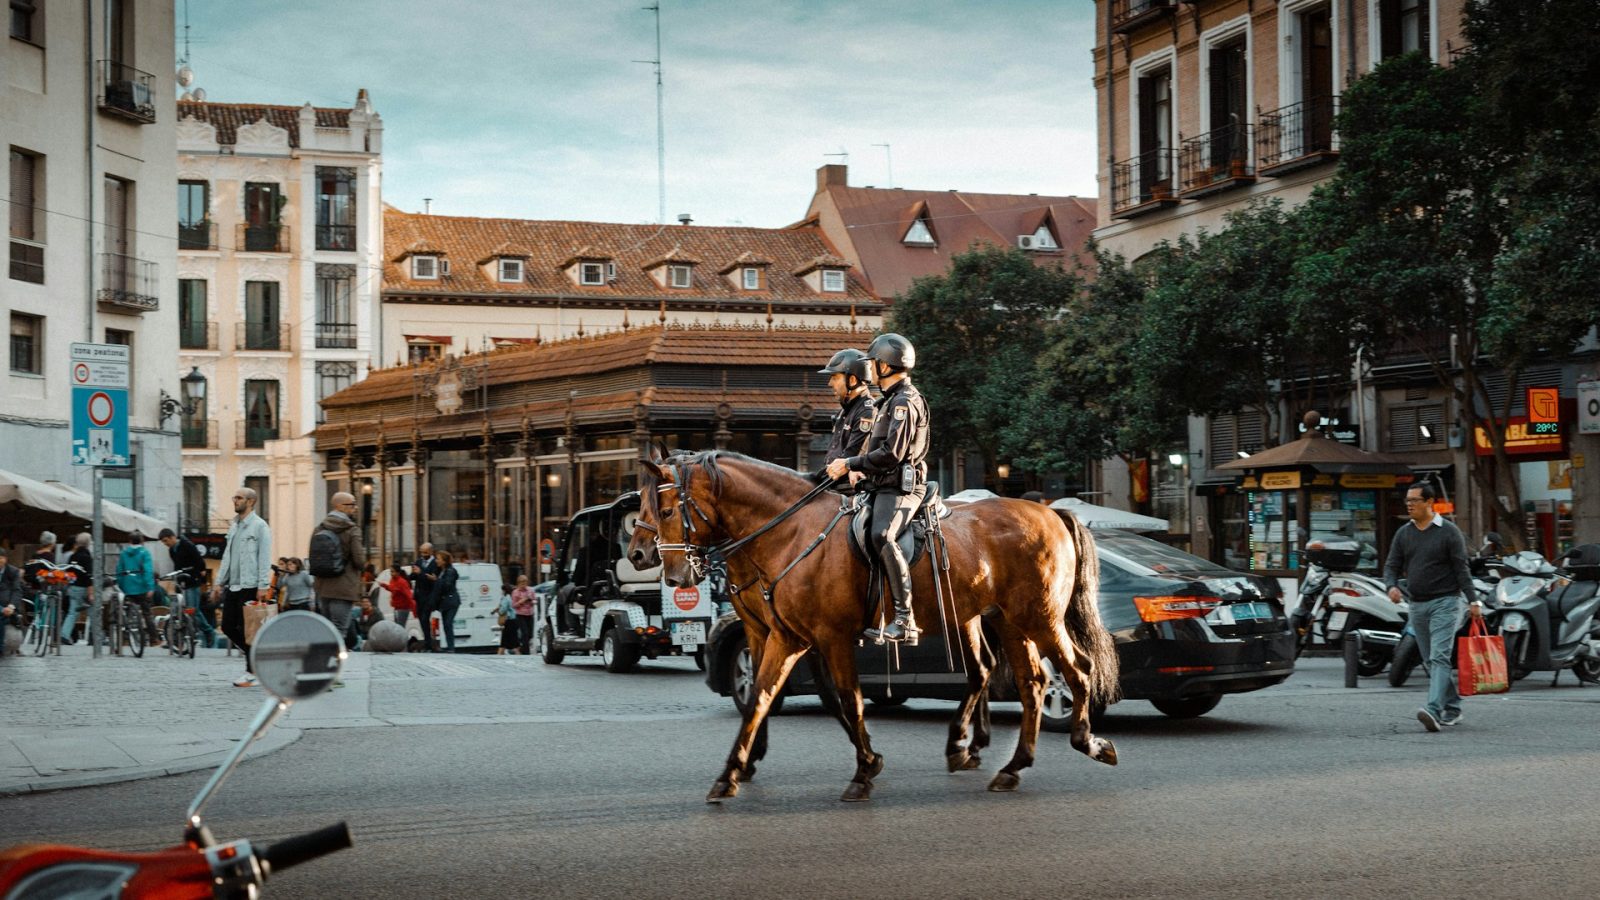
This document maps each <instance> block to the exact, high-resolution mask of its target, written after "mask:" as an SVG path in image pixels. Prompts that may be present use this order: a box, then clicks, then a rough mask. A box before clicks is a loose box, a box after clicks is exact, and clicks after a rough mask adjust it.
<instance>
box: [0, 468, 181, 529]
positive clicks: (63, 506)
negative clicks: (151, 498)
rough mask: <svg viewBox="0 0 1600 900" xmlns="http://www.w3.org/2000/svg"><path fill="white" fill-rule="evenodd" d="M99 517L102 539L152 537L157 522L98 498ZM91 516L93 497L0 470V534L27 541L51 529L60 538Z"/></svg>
mask: <svg viewBox="0 0 1600 900" xmlns="http://www.w3.org/2000/svg"><path fill="white" fill-rule="evenodd" d="M100 517H101V520H102V521H103V523H104V524H105V534H106V539H107V540H110V541H123V540H126V539H127V537H128V532H130V531H139V532H142V533H143V534H144V535H145V536H146V537H149V538H154V537H155V536H156V535H157V534H158V533H160V531H161V529H163V528H166V527H167V526H166V525H163V524H162V523H161V522H159V521H157V520H155V519H152V518H151V517H149V516H147V515H145V514H144V513H141V512H135V511H134V510H131V509H129V508H127V507H126V506H119V505H118V504H115V503H112V502H111V501H109V500H102V501H101V504H100ZM93 518H94V497H93V496H91V495H90V494H87V493H85V492H83V491H80V490H78V489H77V488H75V487H71V486H69V485H65V484H61V483H60V482H49V483H46V482H43V481H34V480H33V479H32V478H25V477H23V476H21V475H17V474H14V473H12V472H7V471H5V470H3V469H0V534H4V536H6V537H9V538H11V539H12V540H13V541H31V540H34V539H36V538H37V537H38V536H39V532H40V531H46V530H48V531H54V532H55V533H56V535H57V536H59V537H62V538H63V539H65V538H66V536H67V535H68V534H69V533H70V532H71V531H72V530H73V529H80V530H81V529H86V528H88V527H89V524H90V522H91V521H92V519H93Z"/></svg>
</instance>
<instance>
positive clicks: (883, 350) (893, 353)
mask: <svg viewBox="0 0 1600 900" xmlns="http://www.w3.org/2000/svg"><path fill="white" fill-rule="evenodd" d="M867 356H869V357H871V358H872V359H875V360H877V361H878V362H881V363H883V364H884V365H886V366H888V367H890V368H892V369H903V370H905V371H907V372H909V371H911V370H912V369H914V368H916V367H917V350H916V348H915V347H912V346H911V342H910V341H908V340H906V339H905V338H904V337H901V336H900V335H898V334H895V333H894V332H892V331H891V332H889V333H888V334H880V335H878V336H877V337H875V338H873V339H872V344H871V346H869V347H867Z"/></svg>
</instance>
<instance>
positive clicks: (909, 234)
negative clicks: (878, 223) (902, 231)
mask: <svg viewBox="0 0 1600 900" xmlns="http://www.w3.org/2000/svg"><path fill="white" fill-rule="evenodd" d="M900 240H901V243H905V244H916V245H918V246H924V247H932V246H933V245H934V240H933V232H931V231H929V230H928V223H927V222H924V221H923V220H921V219H918V220H916V221H915V222H912V223H911V227H910V228H908V229H906V236H905V237H903V238H901V239H900Z"/></svg>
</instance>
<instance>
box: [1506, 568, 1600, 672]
mask: <svg viewBox="0 0 1600 900" xmlns="http://www.w3.org/2000/svg"><path fill="white" fill-rule="evenodd" d="M1557 563H1559V564H1560V566H1559V574H1558V575H1557V576H1556V577H1555V578H1554V579H1553V580H1551V581H1549V582H1547V583H1546V584H1545V585H1544V586H1543V587H1540V588H1538V589H1537V590H1533V591H1527V590H1523V591H1522V592H1521V593H1520V594H1518V595H1516V596H1515V598H1514V599H1513V601H1512V602H1511V603H1509V604H1507V605H1506V606H1504V607H1502V608H1500V609H1498V610H1495V613H1494V615H1495V619H1496V620H1497V624H1498V625H1499V630H1500V634H1501V636H1502V637H1503V638H1504V639H1505V645H1506V663H1507V667H1508V668H1509V670H1510V674H1511V677H1512V678H1513V679H1518V680H1520V679H1522V678H1526V677H1527V676H1528V675H1529V674H1531V673H1533V672H1554V673H1555V674H1556V678H1560V677H1561V672H1562V671H1563V670H1565V669H1571V670H1573V672H1574V674H1576V675H1577V676H1578V678H1579V679H1581V680H1583V681H1586V682H1588V683H1590V684H1600V544H1583V545H1580V546H1577V547H1574V548H1572V549H1571V550H1569V551H1568V552H1566V553H1565V554H1563V555H1562V556H1561V557H1559V558H1558V559H1557ZM1552 683H1553V682H1552Z"/></svg>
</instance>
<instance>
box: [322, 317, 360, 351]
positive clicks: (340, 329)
mask: <svg viewBox="0 0 1600 900" xmlns="http://www.w3.org/2000/svg"><path fill="white" fill-rule="evenodd" d="M355 346H356V326H354V325H351V324H343V323H333V322H318V323H317V347H319V348H322V349H329V350H353V349H355Z"/></svg>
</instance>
